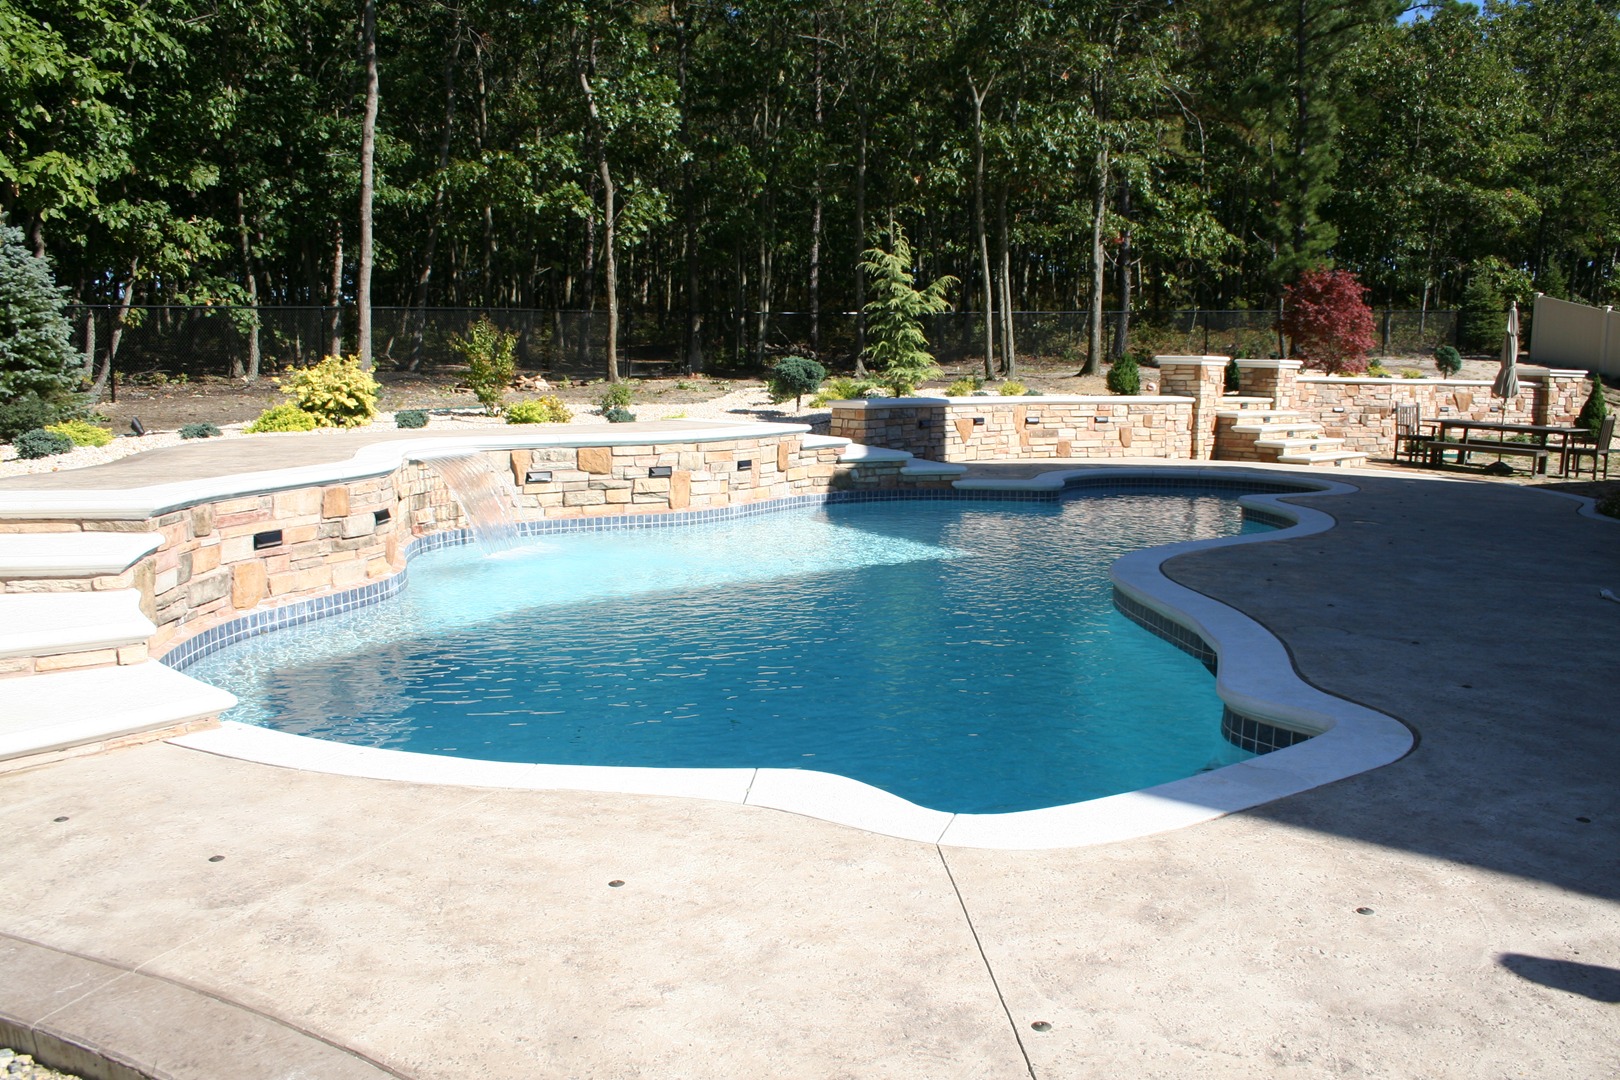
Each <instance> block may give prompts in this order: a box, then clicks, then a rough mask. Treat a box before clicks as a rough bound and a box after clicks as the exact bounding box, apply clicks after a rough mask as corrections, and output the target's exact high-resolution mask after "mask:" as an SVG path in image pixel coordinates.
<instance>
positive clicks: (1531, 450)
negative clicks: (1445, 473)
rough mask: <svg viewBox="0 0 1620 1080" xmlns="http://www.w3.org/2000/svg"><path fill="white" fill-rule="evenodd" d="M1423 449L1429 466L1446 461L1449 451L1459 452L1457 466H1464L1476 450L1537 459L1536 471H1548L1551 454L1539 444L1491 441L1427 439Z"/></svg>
mask: <svg viewBox="0 0 1620 1080" xmlns="http://www.w3.org/2000/svg"><path fill="white" fill-rule="evenodd" d="M1423 448H1424V449H1425V450H1427V451H1428V452H1429V464H1431V465H1439V464H1440V463H1441V462H1442V461H1444V459H1445V458H1444V455H1445V452H1446V451H1447V450H1455V451H1457V464H1459V465H1463V464H1466V463H1467V461H1468V455H1469V454H1470V453H1472V452H1474V451H1476V450H1478V451H1483V452H1484V453H1487V454H1523V455H1525V456H1526V457H1533V458H1535V459H1536V465H1535V468H1536V471H1537V472H1546V471H1547V455H1548V454H1549V453H1551V451H1550V450H1548V449H1547V448H1546V447H1545V446H1542V445H1540V444H1538V443H1515V442H1493V441H1491V440H1489V439H1425V440H1424V442H1423Z"/></svg>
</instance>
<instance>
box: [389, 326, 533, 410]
mask: <svg viewBox="0 0 1620 1080" xmlns="http://www.w3.org/2000/svg"><path fill="white" fill-rule="evenodd" d="M450 347H451V348H452V349H454V350H456V352H458V353H460V354H461V356H462V359H464V360H466V361H467V379H466V382H467V389H469V390H471V391H472V392H473V396H474V397H476V398H477V399H478V403H479V404H480V405H482V406H483V407H484V412H486V413H487V414H489V415H490V416H496V415H498V414H499V413H500V411H501V398H502V397H504V396H505V394H506V388H507V387H509V386H511V385H512V376H513V375H514V374H516V373H517V335H516V334H509V333H507V332H505V331H504V330H502V329H501V328H500V327H498V326H496V325H495V324H494V323H492V322H490V321H489V316H488V315H485V316H482V317H480V318H479V320H478V321H477V322H475V323H473V324H472V326H470V327H468V328H467V334H466V336H465V337H459V336H458V337H452V338H451V339H450ZM396 422H397V420H396Z"/></svg>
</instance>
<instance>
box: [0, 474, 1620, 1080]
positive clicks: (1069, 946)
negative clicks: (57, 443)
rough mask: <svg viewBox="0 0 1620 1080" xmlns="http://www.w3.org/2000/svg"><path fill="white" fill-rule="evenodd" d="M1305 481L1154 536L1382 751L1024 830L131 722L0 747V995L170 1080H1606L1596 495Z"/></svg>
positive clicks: (1611, 909)
mask: <svg viewBox="0 0 1620 1080" xmlns="http://www.w3.org/2000/svg"><path fill="white" fill-rule="evenodd" d="M1045 468H1050V466H1041V467H1040V468H1039V469H1032V468H1029V467H1023V466H1019V467H987V468H983V469H975V470H974V471H975V473H976V474H985V475H1015V474H1016V475H1029V474H1030V473H1031V472H1035V471H1041V469H1045ZM71 475H72V474H63V475H62V476H60V477H58V478H54V479H58V480H66V479H68V478H69V477H70V476H71ZM1331 475H1332V477H1333V478H1334V479H1339V480H1345V481H1348V482H1351V483H1353V484H1355V485H1356V486H1358V487H1360V488H1361V489H1362V490H1361V491H1360V492H1359V493H1358V494H1354V495H1347V496H1291V497H1290V498H1291V499H1297V500H1298V501H1300V502H1301V503H1302V504H1305V505H1310V506H1313V507H1315V508H1317V509H1318V510H1320V511H1322V512H1324V513H1327V514H1329V515H1331V516H1333V517H1334V518H1335V519H1336V521H1337V526H1336V527H1335V528H1333V529H1331V530H1329V531H1327V532H1324V533H1320V534H1317V535H1314V536H1308V537H1301V538H1297V539H1291V540H1284V541H1279V542H1276V543H1268V544H1253V545H1247V546H1242V547H1230V548H1224V549H1220V550H1214V551H1208V552H1203V553H1199V554H1195V555H1189V556H1183V557H1180V558H1178V559H1176V560H1173V561H1172V562H1170V563H1169V564H1167V567H1166V569H1167V572H1168V573H1169V575H1170V576H1171V577H1172V578H1173V579H1175V580H1176V581H1177V582H1179V583H1181V584H1183V585H1186V586H1188V587H1190V588H1193V589H1195V590H1197V591H1199V592H1203V593H1205V594H1207V595H1210V596H1213V597H1215V598H1217V599H1219V600H1222V601H1224V602H1226V603H1228V604H1231V605H1232V606H1233V607H1236V608H1238V609H1239V610H1241V611H1243V612H1245V613H1246V614H1248V615H1249V616H1250V617H1252V618H1254V619H1256V620H1258V621H1259V622H1261V623H1262V624H1264V625H1265V626H1267V627H1268V628H1269V629H1271V630H1272V631H1273V632H1274V633H1275V634H1277V636H1278V637H1280V638H1281V639H1282V640H1283V641H1284V642H1286V643H1287V645H1288V647H1289V650H1290V652H1291V655H1292V657H1293V659H1294V663H1295V666H1296V668H1297V669H1298V671H1299V673H1300V674H1301V675H1302V677H1304V678H1305V679H1306V681H1308V682H1309V683H1311V684H1313V685H1315V686H1316V687H1318V688H1320V689H1323V690H1326V691H1329V692H1332V693H1336V694H1339V695H1341V696H1343V697H1346V698H1348V699H1351V700H1353V701H1356V702H1359V703H1361V704H1363V705H1366V706H1369V707H1371V708H1374V709H1378V710H1380V711H1382V712H1386V713H1388V714H1390V715H1393V716H1396V717H1398V718H1400V719H1401V720H1403V721H1404V722H1406V723H1407V724H1408V725H1410V726H1411V727H1412V728H1413V729H1414V731H1415V732H1416V733H1417V735H1418V738H1419V743H1418V746H1417V747H1416V748H1415V749H1414V751H1413V752H1412V753H1411V754H1410V755H1408V756H1407V757H1405V758H1403V759H1402V760H1400V761H1398V762H1396V763H1394V764H1392V765H1389V766H1386V767H1384V768H1382V769H1378V770H1375V771H1373V772H1370V773H1366V774H1363V775H1360V776H1356V777H1352V778H1350V779H1347V780H1343V781H1340V782H1338V783H1335V784H1332V785H1329V786H1327V787H1323V788H1318V789H1316V790H1313V791H1310V792H1306V793H1304V794H1300V795H1296V796H1293V797H1290V798H1287V799H1284V800H1281V801H1279V802H1275V803H1270V804H1268V805H1265V806H1262V807H1258V808H1256V809H1252V810H1248V811H1244V812H1240V813H1237V814H1233V815H1230V816H1228V817H1224V818H1221V819H1219V820H1217V821H1213V822H1209V823H1206V824H1203V825H1199V826H1196V827H1193V828H1189V829H1183V830H1179V831H1176V832H1172V833H1165V834H1161V835H1157V836H1151V837H1145V838H1140V839H1135V840H1130V841H1125V842H1121V843H1115V844H1108V845H1102V846H1098V847H1090V848H1078V849H1067V850H1056V851H1042V852H1016V851H987V850H971V849H964V848H952V847H936V846H933V845H928V844H922V843H916V842H911V841H904V840H897V839H892V838H886V837H882V836H877V835H873V834H869V833H864V832H859V831H856V830H853V829H849V828H845V827H842V826H838V825H833V824H828V823H825V822H821V821H816V820H812V819H809V818H804V817H799V816H794V815H790V814H785V813H781V812H778V811H771V810H764V809H759V808H754V807H739V806H731V805H724V804H719V803H712V802H704V801H697V800H689V799H672V798H662V797H656V796H630V795H602V794H591V793H583V792H534V791H502V790H473V789H464V788H456V787H449V786H422V785H413V784H407V783H393V782H385V781H376V780H365V779H358V778H349V777H334V776H328V775H319V774H314V773H305V772H297V771H292V770H286V769H277V768H273V767H268V766H263V765H255V764H251V763H246V762H241V761H234V760H229V759H225V758H218V757H213V756H209V755H205V754H201V753H198V752H196V751H192V750H187V749H184V748H182V747H179V746H174V745H169V744H155V745H148V746H143V747H137V748H134V749H130V750H125V751H121V752H117V753H111V754H103V755H98V756H94V757H87V758H81V759H76V760H71V761H66V762H61V763H58V764H54V765H49V766H44V767H40V768H36V769H32V770H28V771H23V772H17V773H10V774H4V775H0V835H4V836H5V837H6V838H7V845H6V856H7V857H6V859H5V860H4V861H3V863H0V973H3V975H0V1015H3V1016H6V1017H9V1018H10V1019H11V1021H12V1023H13V1024H14V1025H17V1026H18V1027H19V1028H25V1029H30V1030H34V1029H37V1030H38V1031H40V1032H43V1033H45V1034H46V1035H47V1036H48V1035H49V1033H50V1032H52V1031H57V1032H60V1033H61V1035H62V1036H63V1037H67V1038H71V1039H73V1040H76V1041H79V1042H84V1043H90V1044H93V1045H97V1046H100V1047H104V1048H106V1049H107V1050H108V1051H109V1052H110V1053H111V1054H113V1055H115V1056H117V1055H122V1056H123V1057H124V1058H126V1059H127V1060H129V1061H130V1062H132V1063H134V1064H139V1065H143V1066H144V1067H146V1068H147V1069H148V1070H149V1071H154V1072H156V1071H160V1070H161V1071H162V1073H163V1074H164V1075H172V1076H176V1077H188V1078H189V1077H199V1078H200V1077H232V1078H243V1080H248V1078H256V1077H283V1076H286V1077H291V1076H297V1075H304V1076H321V1077H327V1076H333V1077H340V1076H351V1075H353V1076H367V1075H370V1076H385V1075H394V1076H404V1077H413V1078H422V1080H427V1078H430V1077H431V1078H438V1077H552V1076H557V1077H565V1076H595V1077H618V1076H625V1077H633V1076H644V1077H660V1078H662V1077H730V1076H748V1077H764V1076H770V1077H776V1076H783V1077H801V1076H802V1077H841V1076H847V1077H874V1076H904V1077H935V1076H937V1077H973V1078H978V1077H1018V1076H1031V1075H1033V1076H1037V1077H1041V1078H1043V1080H1044V1078H1047V1077H1062V1078H1068V1077H1089V1076H1109V1077H1113V1076H1163V1077H1182V1076H1216V1077H1226V1076H1230V1077H1252V1076H1302V1077H1303V1076H1317V1075H1325V1074H1334V1075H1340V1074H1343V1075H1364V1076H1392V1077H1404V1076H1424V1077H1449V1076H1457V1077H1464V1076H1466V1077H1498V1076H1500V1077H1510V1076H1525V1077H1570V1078H1575V1077H1581V1078H1589V1077H1598V1076H1608V1075H1614V1074H1616V1073H1617V1072H1620V1048H1617V1039H1616V1033H1617V1032H1620V1013H1617V1011H1616V1009H1617V1004H1616V1003H1617V1002H1620V708H1616V707H1615V705H1614V702H1613V700H1612V698H1613V686H1614V679H1613V676H1612V669H1613V659H1612V657H1613V650H1614V647H1615V644H1616V642H1620V604H1616V603H1612V602H1610V601H1608V600H1605V599H1603V598H1602V597H1601V596H1600V594H1599V590H1600V589H1604V588H1607V589H1611V590H1615V591H1620V522H1613V521H1605V520H1594V519H1592V518H1589V517H1585V516H1582V515H1581V514H1579V513H1577V509H1578V504H1577V503H1575V502H1574V501H1571V500H1567V499H1561V498H1558V497H1555V496H1551V495H1548V494H1545V493H1542V492H1536V491H1531V490H1525V489H1521V488H1514V487H1508V486H1503V485H1495V484H1482V483H1471V482H1455V481H1452V482H1442V481H1434V480H1430V479H1420V478H1411V477H1406V476H1402V475H1399V474H1389V473H1385V474H1381V475H1370V474H1350V475H1346V474H1345V473H1344V472H1342V471H1338V470H1335V471H1334V472H1332V473H1331ZM58 818H65V819H66V820H64V821H59V820H56V819H58ZM1582 819H1586V820H1582ZM214 856H223V858H222V859H220V861H217V862H214V861H210V860H211V859H212V858H213V857H214ZM611 882H621V883H622V884H620V885H613V884H610V883H611ZM1358 909H1366V910H1365V913H1362V912H1361V911H1358ZM1036 1023H1041V1024H1045V1025H1049V1027H1046V1028H1044V1029H1037V1028H1035V1027H1034V1026H1032V1025H1035V1024H1036ZM3 1030H5V1029H4V1027H0V1031H3ZM24 1033H26V1032H24ZM23 1049H27V1047H23Z"/></svg>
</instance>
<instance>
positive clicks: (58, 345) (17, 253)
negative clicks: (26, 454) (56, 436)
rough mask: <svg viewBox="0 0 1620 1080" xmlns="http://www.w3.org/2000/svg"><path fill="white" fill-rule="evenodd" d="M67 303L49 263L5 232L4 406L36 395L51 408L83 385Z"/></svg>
mask: <svg viewBox="0 0 1620 1080" xmlns="http://www.w3.org/2000/svg"><path fill="white" fill-rule="evenodd" d="M66 302H67V294H66V293H65V292H64V290H63V289H62V288H61V287H60V286H58V285H57V284H56V281H55V278H54V277H53V275H52V273H51V264H50V262H49V260H46V259H36V258H35V257H34V253H33V252H32V251H30V250H29V249H28V247H27V245H26V244H24V242H23V234H22V230H21V229H18V228H16V227H14V226H10V225H6V226H0V401H14V400H16V399H18V398H21V397H24V396H25V395H30V394H31V395H33V396H35V397H37V398H39V399H40V400H42V401H46V402H50V401H54V400H56V399H58V398H60V397H62V396H64V395H66V394H68V393H69V392H70V391H71V390H72V389H73V387H74V386H75V385H76V384H77V382H78V369H79V364H80V357H79V355H78V354H77V353H75V352H74V351H73V345H72V342H71V341H70V336H71V333H72V330H71V328H70V327H69V326H68V321H67V319H66V318H65V317H64V316H63V314H62V307H63V305H64V304H65V303H66ZM60 415H61V414H60V413H58V414H56V415H55V416H51V417H49V418H48V419H51V420H55V419H57V418H58V417H59V416H60ZM33 426H41V425H33ZM27 430H30V429H29V428H19V429H18V430H17V431H14V432H12V435H11V436H8V437H15V436H16V435H18V434H21V432H23V431H27Z"/></svg>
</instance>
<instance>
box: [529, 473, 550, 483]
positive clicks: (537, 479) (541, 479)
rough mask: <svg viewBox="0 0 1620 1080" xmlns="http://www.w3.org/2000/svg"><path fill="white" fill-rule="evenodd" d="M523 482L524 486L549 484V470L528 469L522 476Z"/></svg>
mask: <svg viewBox="0 0 1620 1080" xmlns="http://www.w3.org/2000/svg"><path fill="white" fill-rule="evenodd" d="M523 482H524V483H525V484H549V483H551V470H550V469H529V470H527V471H525V472H524V474H523Z"/></svg>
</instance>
